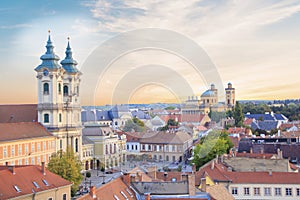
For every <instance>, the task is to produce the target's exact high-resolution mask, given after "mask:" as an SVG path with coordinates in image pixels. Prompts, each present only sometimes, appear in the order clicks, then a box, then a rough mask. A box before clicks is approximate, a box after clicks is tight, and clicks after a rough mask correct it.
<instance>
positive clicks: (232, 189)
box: [231, 187, 238, 195]
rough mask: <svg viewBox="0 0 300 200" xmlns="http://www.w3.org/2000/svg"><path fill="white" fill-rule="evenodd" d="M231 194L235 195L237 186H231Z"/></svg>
mask: <svg viewBox="0 0 300 200" xmlns="http://www.w3.org/2000/svg"><path fill="white" fill-rule="evenodd" d="M231 194H233V195H237V194H238V188H237V187H232V188H231Z"/></svg>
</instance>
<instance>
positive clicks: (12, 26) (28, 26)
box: [0, 24, 32, 29]
mask: <svg viewBox="0 0 300 200" xmlns="http://www.w3.org/2000/svg"><path fill="white" fill-rule="evenodd" d="M31 27H32V25H31V24H14V25H7V26H4V25H3V26H0V29H17V28H31Z"/></svg>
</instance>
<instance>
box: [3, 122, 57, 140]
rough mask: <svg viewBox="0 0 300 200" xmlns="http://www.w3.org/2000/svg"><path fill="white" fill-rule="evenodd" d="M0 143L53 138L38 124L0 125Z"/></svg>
mask: <svg viewBox="0 0 300 200" xmlns="http://www.w3.org/2000/svg"><path fill="white" fill-rule="evenodd" d="M0 133H1V134H0V142H1V141H10V140H22V139H30V138H37V137H54V136H53V135H52V134H51V133H49V132H48V131H47V130H46V128H45V127H44V126H43V125H42V124H40V123H38V122H18V123H0Z"/></svg>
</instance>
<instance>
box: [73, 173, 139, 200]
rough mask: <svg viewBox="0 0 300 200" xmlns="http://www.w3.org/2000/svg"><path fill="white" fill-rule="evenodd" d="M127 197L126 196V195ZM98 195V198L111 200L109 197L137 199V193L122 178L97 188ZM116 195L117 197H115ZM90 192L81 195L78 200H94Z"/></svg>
mask: <svg viewBox="0 0 300 200" xmlns="http://www.w3.org/2000/svg"><path fill="white" fill-rule="evenodd" d="M122 193H123V194H124V195H125V196H126V197H127V198H125V196H124V195H123V194H122ZM95 194H96V197H97V198H98V199H103V200H109V199H120V200H125V199H128V200H130V199H136V197H135V193H134V192H133V191H132V189H130V187H128V186H127V185H126V184H125V183H124V182H123V181H122V178H121V177H120V178H117V179H115V180H113V181H111V182H109V183H106V184H105V185H103V186H101V187H100V188H98V189H96V191H95ZM114 196H116V197H117V198H115V197H114ZM93 199H94V198H92V196H91V195H90V194H86V195H84V196H82V197H79V198H78V200H93Z"/></svg>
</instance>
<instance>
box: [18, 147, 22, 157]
mask: <svg viewBox="0 0 300 200" xmlns="http://www.w3.org/2000/svg"><path fill="white" fill-rule="evenodd" d="M18 153H19V156H20V155H22V145H21V144H19V152H18Z"/></svg>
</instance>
